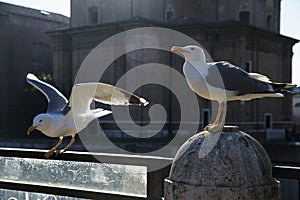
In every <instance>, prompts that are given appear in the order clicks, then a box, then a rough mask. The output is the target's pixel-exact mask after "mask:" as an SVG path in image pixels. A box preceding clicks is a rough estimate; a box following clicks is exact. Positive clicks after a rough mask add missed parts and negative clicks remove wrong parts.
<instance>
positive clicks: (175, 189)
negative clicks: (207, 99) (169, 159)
mask: <svg viewBox="0 0 300 200" xmlns="http://www.w3.org/2000/svg"><path fill="white" fill-rule="evenodd" d="M211 134H214V133H208V132H206V131H204V132H202V133H199V134H196V135H194V136H193V137H191V138H190V139H188V140H187V141H186V142H185V143H184V144H183V145H182V146H181V148H180V149H179V150H178V152H177V154H176V156H175V158H174V161H173V164H172V167H171V170H170V175H169V177H168V178H167V179H165V193H164V195H165V200H175V199H176V200H196V199H197V200H202V199H203V200H214V199H222V200H234V199H240V200H241V199H251V200H252V199H257V200H258V199H264V200H271V199H272V200H279V199H280V183H279V182H278V181H277V180H275V179H274V178H273V177H272V163H271V160H270V158H269V156H268V154H267V153H266V151H265V150H264V148H263V147H262V146H261V145H260V144H259V143H258V142H257V141H256V140H255V139H254V138H252V137H251V136H249V135H247V134H246V133H243V132H241V131H239V129H238V127H224V129H223V132H222V133H221V134H220V137H219V139H218V140H217V142H216V144H215V146H214V147H213V148H212V150H211V151H210V152H208V154H207V155H206V156H204V157H203V156H202V157H201V156H199V151H200V148H201V145H203V144H204V143H203V141H204V139H205V138H207V137H210V136H211Z"/></svg>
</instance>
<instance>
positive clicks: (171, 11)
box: [165, 5, 175, 21]
mask: <svg viewBox="0 0 300 200" xmlns="http://www.w3.org/2000/svg"><path fill="white" fill-rule="evenodd" d="M165 19H166V21H170V20H173V19H175V11H174V7H173V6H172V5H168V6H167V9H166V12H165Z"/></svg>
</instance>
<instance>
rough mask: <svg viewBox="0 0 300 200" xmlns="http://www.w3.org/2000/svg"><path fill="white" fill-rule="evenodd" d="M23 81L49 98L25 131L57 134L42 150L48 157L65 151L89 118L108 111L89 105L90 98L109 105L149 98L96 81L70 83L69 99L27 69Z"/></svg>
mask: <svg viewBox="0 0 300 200" xmlns="http://www.w3.org/2000/svg"><path fill="white" fill-rule="evenodd" d="M26 81H27V82H28V83H29V84H31V85H33V86H34V87H35V88H36V89H38V90H39V91H40V92H42V93H43V94H44V95H45V97H46V98H47V100H48V108H47V112H46V113H42V114H39V115H37V116H36V117H34V119H33V123H32V126H31V127H30V128H28V130H27V133H28V135H29V134H30V133H31V132H32V131H33V130H35V129H36V130H39V131H41V132H42V133H43V134H44V135H46V136H48V137H58V138H59V140H58V143H57V144H56V145H55V146H54V147H53V148H52V149H50V150H49V151H48V152H47V153H45V155H44V156H45V157H46V158H49V157H50V156H51V155H52V154H53V153H56V155H59V154H61V153H63V152H65V151H66V150H67V149H68V148H70V146H71V145H72V144H73V143H74V142H75V135H76V134H77V133H78V132H79V131H81V130H82V129H84V128H85V127H86V126H87V125H88V124H89V123H90V122H91V121H92V120H94V119H97V118H99V117H103V116H105V115H108V114H110V113H111V111H109V110H104V109H102V108H96V109H90V104H91V103H92V101H93V100H94V101H96V102H100V103H103V104H108V105H138V106H146V105H147V104H148V101H146V100H145V99H143V98H141V97H138V96H136V95H135V94H132V93H130V92H128V91H126V90H123V89H120V88H117V87H115V86H112V85H109V84H105V83H98V82H88V83H78V84H75V85H74V86H73V87H72V92H71V96H70V99H69V100H70V101H68V100H67V99H66V97H65V96H64V95H63V94H62V93H61V92H60V91H59V90H57V89H56V88H55V87H53V86H51V85H49V84H48V83H45V82H43V81H41V80H39V79H38V78H37V77H36V76H35V75H34V74H31V73H28V74H27V76H26ZM67 136H71V137H72V139H71V140H70V142H69V144H68V145H67V146H66V147H65V148H63V149H62V150H58V149H57V148H58V147H59V146H60V145H61V144H62V140H63V138H64V137H67Z"/></svg>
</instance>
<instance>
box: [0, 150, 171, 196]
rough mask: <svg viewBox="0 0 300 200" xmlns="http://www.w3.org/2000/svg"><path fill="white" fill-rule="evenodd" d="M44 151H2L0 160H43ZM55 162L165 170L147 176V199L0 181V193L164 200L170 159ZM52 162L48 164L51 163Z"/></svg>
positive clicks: (84, 157)
mask: <svg viewBox="0 0 300 200" xmlns="http://www.w3.org/2000/svg"><path fill="white" fill-rule="evenodd" d="M45 152H46V151H44V150H33V149H13V148H1V149H0V157H16V158H30V159H43V160H45V159H44V157H43V155H44V153H45ZM54 160H55V161H57V160H61V161H74V162H89V163H109V164H121V165H132V166H146V167H151V166H150V165H162V166H166V167H163V168H162V169H159V170H156V171H150V172H147V195H146V198H143V197H135V196H132V195H131V196H126V195H120V194H109V193H107V192H105V193H102V192H95V191H87V190H84V189H82V190H81V189H78V188H76V189H74V188H67V187H66V188H59V187H52V186H51V185H49V186H45V185H36V184H31V183H30V182H28V183H16V182H15V181H12V182H10V181H9V180H8V181H0V188H1V189H9V190H17V191H25V192H37V193H44V194H51V195H60V196H68V197H76V198H87V199H110V200H115V199H116V200H138V199H149V200H156V199H161V198H162V197H163V180H164V178H166V177H167V176H168V173H169V169H170V163H171V161H172V159H171V158H162V157H153V156H139V155H124V154H108V153H90V152H66V153H64V154H61V155H60V156H58V157H55V158H54ZM54 160H51V159H49V160H47V161H49V162H52V161H54Z"/></svg>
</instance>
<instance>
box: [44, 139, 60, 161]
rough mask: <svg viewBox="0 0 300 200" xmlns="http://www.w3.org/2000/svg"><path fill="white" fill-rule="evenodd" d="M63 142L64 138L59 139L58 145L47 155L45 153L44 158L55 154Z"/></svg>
mask: <svg viewBox="0 0 300 200" xmlns="http://www.w3.org/2000/svg"><path fill="white" fill-rule="evenodd" d="M62 140H63V137H62V136H61V137H59V140H58V142H57V144H56V145H55V146H54V147H53V148H52V149H50V150H49V151H48V152H47V153H45V154H44V157H45V158H49V157H50V156H51V155H52V154H53V153H54V152H56V151H57V148H58V147H59V146H60V145H61V143H62Z"/></svg>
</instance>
